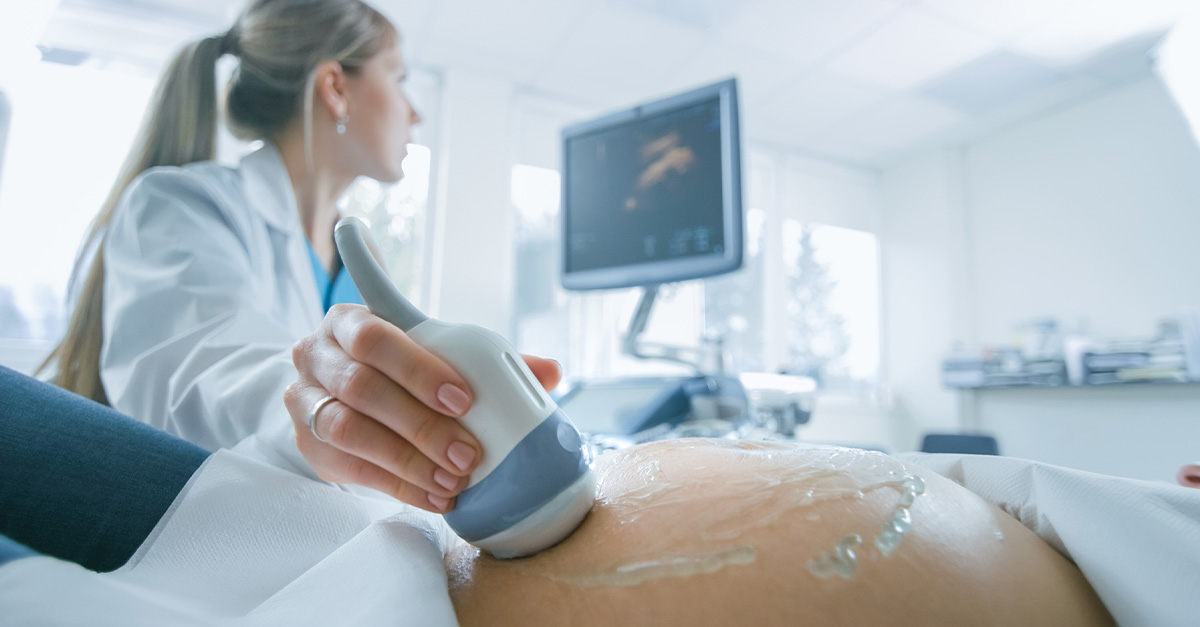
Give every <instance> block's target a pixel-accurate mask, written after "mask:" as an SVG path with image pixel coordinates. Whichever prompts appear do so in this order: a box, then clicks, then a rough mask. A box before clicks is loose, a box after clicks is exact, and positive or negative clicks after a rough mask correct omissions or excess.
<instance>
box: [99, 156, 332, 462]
mask: <svg viewBox="0 0 1200 627" xmlns="http://www.w3.org/2000/svg"><path fill="white" fill-rule="evenodd" d="M102 254H103V255H104V263H105V279H104V346H103V350H102V352H101V356H100V368H101V379H102V381H103V382H104V388H105V391H106V392H107V394H108V399H109V402H110V403H111V404H112V406H113V407H114V408H115V409H117V410H118V411H120V412H122V413H124V414H127V415H129V416H132V417H134V418H136V419H138V420H140V421H142V422H145V423H148V424H150V425H152V426H154V427H158V428H159V429H162V430H164V431H167V432H168V433H171V434H174V435H177V436H179V437H181V438H183V439H185V440H188V441H190V442H193V443H195V444H197V445H198V446H201V447H203V448H206V449H209V450H216V449H218V448H221V447H231V446H233V445H235V444H236V443H238V442H239V441H241V440H242V439H243V438H245V437H246V436H248V435H251V434H255V433H266V432H271V433H274V434H275V437H274V438H268V439H271V440H272V441H275V442H283V443H284V445H285V446H287V445H290V447H291V450H290V451H288V452H286V453H285V454H286V455H287V457H288V458H290V459H291V460H292V461H293V462H297V461H299V460H300V459H301V458H300V456H299V455H298V451H295V444H294V441H293V440H294V438H293V437H289V436H290V434H291V432H292V427H291V421H290V419H289V417H288V414H287V410H286V408H285V407H284V404H283V391H284V389H285V388H286V387H287V386H288V384H289V383H291V382H292V381H294V380H295V379H296V370H295V367H294V366H293V365H292V361H291V347H292V345H293V344H294V343H295V342H296V340H298V339H300V338H301V337H304V336H306V335H308V334H310V333H312V332H313V331H314V330H315V329H316V328H317V327H318V326H319V325H320V323H321V319H322V317H323V315H324V312H323V309H322V306H321V301H320V297H319V295H318V294H317V287H316V281H315V278H314V276H313V269H312V264H311V262H310V259H309V253H308V249H307V244H306V242H305V235H304V232H303V230H302V227H301V225H300V220H299V215H298V212H297V210H296V200H295V197H294V195H293V193H292V188H291V183H290V179H289V178H288V174H287V170H286V168H285V167H284V165H283V161H282V159H281V158H280V156H279V152H278V150H277V149H276V148H275V147H273V146H272V145H270V144H266V145H265V146H264V147H263V148H261V149H259V150H257V151H256V152H254V153H252V154H250V155H248V156H247V157H245V158H244V159H242V161H241V164H240V165H239V167H237V168H231V167H227V166H224V165H221V164H218V163H214V162H201V163H193V164H189V165H186V166H184V167H181V168H176V167H164V168H154V169H151V170H148V171H147V172H145V173H143V174H142V175H141V176H139V177H138V178H137V179H136V180H135V181H134V182H133V184H132V185H130V187H129V189H128V190H127V191H126V193H125V195H124V197H123V198H122V200H121V202H120V205H119V206H118V208H117V211H116V214H115V215H114V217H113V221H112V224H111V226H110V228H109V231H108V236H107V240H106V242H105V245H104V249H103V251H102ZM299 463H301V464H302V463H303V462H302V461H300V462H299ZM302 469H306V465H305V468H302Z"/></svg>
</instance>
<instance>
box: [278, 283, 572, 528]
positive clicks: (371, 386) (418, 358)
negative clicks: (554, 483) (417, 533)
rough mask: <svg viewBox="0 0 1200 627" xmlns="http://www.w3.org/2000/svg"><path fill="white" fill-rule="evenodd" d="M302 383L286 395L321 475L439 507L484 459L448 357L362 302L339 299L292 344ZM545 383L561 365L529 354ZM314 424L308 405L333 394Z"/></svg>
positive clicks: (305, 450) (462, 386)
mask: <svg viewBox="0 0 1200 627" xmlns="http://www.w3.org/2000/svg"><path fill="white" fill-rule="evenodd" d="M292 361H293V362H294V363H295V364H296V370H297V371H298V372H299V378H298V380H297V381H296V382H295V383H293V384H292V385H291V386H289V387H288V389H287V391H286V392H285V393H284V402H285V403H286V404H287V408H288V413H290V414H291V416H292V423H293V425H294V426H295V429H296V444H297V445H298V446H299V448H300V453H301V454H302V455H304V458H305V459H307V460H308V463H309V464H311V465H312V467H313V469H314V470H316V471H317V475H318V476H320V477H321V478H322V479H324V480H326V481H333V482H336V483H354V484H359V485H363V486H366V487H369V488H374V489H376V490H379V491H380V492H384V493H386V494H390V495H392V496H394V497H396V498H397V499H399V500H401V501H404V502H405V503H408V504H410V505H414V506H416V507H420V508H422V509H426V510H429V511H433V512H437V513H445V512H448V511H450V510H451V509H453V508H454V497H455V496H457V495H458V493H459V492H461V491H462V490H463V489H464V488H465V487H466V485H467V477H468V476H470V474H471V471H472V470H474V469H475V467H476V466H477V465H478V463H479V459H480V457H481V452H480V451H481V449H480V446H479V442H478V441H477V440H476V439H475V438H474V436H472V435H471V433H470V432H468V431H467V430H466V429H465V428H464V427H463V426H462V425H461V424H460V423H459V422H458V420H457V418H460V417H461V416H462V415H463V414H465V413H467V410H468V409H470V407H471V401H472V395H471V389H470V388H469V386H468V385H467V383H466V381H465V380H463V378H462V377H461V376H459V374H458V373H457V372H455V370H454V369H453V368H451V367H450V366H449V365H448V364H447V363H446V362H444V361H442V360H441V359H439V358H438V357H437V356H435V355H434V354H433V353H430V352H429V351H428V350H426V349H425V348H423V347H421V346H420V345H418V344H417V343H416V342H414V341H413V340H412V339H411V338H409V337H408V336H407V335H405V334H404V332H403V331H401V330H400V329H398V328H396V327H395V326H393V325H391V324H389V323H388V322H386V321H384V320H382V319H380V318H378V317H376V316H374V315H373V314H371V312H370V311H368V310H367V308H366V307H363V306H361V305H335V306H334V307H333V308H332V309H330V310H329V313H328V315H326V316H325V320H324V322H323V323H322V324H321V328H320V329H318V330H317V331H316V332H315V333H313V334H312V335H310V336H308V337H306V338H304V339H302V340H300V341H299V342H297V343H296V345H295V347H293V349H292ZM525 362H526V363H527V364H528V365H529V369H530V370H531V371H532V372H533V374H534V376H536V377H537V378H538V380H539V381H541V383H542V385H543V386H544V387H545V388H546V389H547V390H552V389H554V387H555V386H556V385H558V381H559V378H560V377H561V373H560V371H559V366H558V363H557V362H554V361H551V360H546V359H540V358H537V357H529V356H526V357H525ZM328 396H332V397H333V400H332V401H329V402H326V403H324V404H322V405H321V406H320V407H319V410H318V411H317V413H316V415H315V419H314V420H313V430H315V431H316V433H317V434H318V435H320V436H321V440H324V442H322V441H321V440H319V439H317V438H316V437H314V435H313V432H312V431H310V430H309V426H308V423H309V415H308V414H309V412H310V411H311V410H312V409H313V408H314V407H316V406H317V405H318V403H320V402H321V400H322V399H324V398H325V397H328Z"/></svg>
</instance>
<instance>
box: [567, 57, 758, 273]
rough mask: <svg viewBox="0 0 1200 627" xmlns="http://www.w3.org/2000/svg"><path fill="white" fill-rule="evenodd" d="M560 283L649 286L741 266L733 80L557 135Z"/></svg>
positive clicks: (740, 217)
mask: <svg viewBox="0 0 1200 627" xmlns="http://www.w3.org/2000/svg"><path fill="white" fill-rule="evenodd" d="M562 138H563V172H562V194H563V198H562V207H563V210H562V227H563V239H562V241H563V264H562V284H563V287H565V288H567V289H571V290H592V289H611V288H619V287H632V286H652V285H658V284H662V283H671V282H675V281H683V280H687V279H697V278H703V277H707V276H713V275H717V274H723V273H726V272H732V271H734V270H737V269H738V268H740V267H741V265H742V193H741V188H742V185H741V178H742V176H741V150H740V146H741V143H740V137H739V133H738V107H737V84H736V81H735V80H734V79H729V80H727V81H724V82H721V83H717V84H714V85H709V86H707V87H702V88H700V89H696V90H692V91H689V92H686V93H682V94H678V95H675V96H671V97H669V98H664V99H661V100H657V101H655V102H651V103H647V104H643V105H640V106H636V107H633V108H630V109H627V110H624V111H620V112H617V113H613V114H610V115H606V116H604V117H601V118H598V119H595V120H591V121H588V122H583V123H580V124H575V125H573V126H570V127H568V128H566V129H564V130H563V133H562Z"/></svg>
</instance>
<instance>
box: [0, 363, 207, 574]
mask: <svg viewBox="0 0 1200 627" xmlns="http://www.w3.org/2000/svg"><path fill="white" fill-rule="evenodd" d="M208 455H209V453H208V451H205V450H203V449H200V448H198V447H196V446H194V445H192V444H189V443H187V442H184V441H183V440H180V439H178V438H175V437H172V436H170V435H167V434H166V433H163V432H162V431H159V430H157V429H155V428H153V427H150V426H148V425H145V424H143V423H140V422H137V421H135V420H133V419H131V418H128V417H126V416H124V415H122V414H119V413H117V412H116V411H113V410H112V409H110V408H109V407H106V406H104V405H100V404H98V403H94V402H92V401H90V400H87V399H85V398H83V397H81V396H77V395H75V394H72V393H70V392H67V391H65V390H62V389H60V388H58V387H55V386H53V385H50V384H47V383H43V382H41V381H37V380H35V379H32V378H30V377H27V376H25V375H22V374H19V373H17V372H14V371H12V370H9V369H8V368H4V367H2V366H0V564H3V563H4V562H5V561H8V560H11V559H17V558H19V557H23V556H25V555H29V554H31V553H32V552H31V551H30V549H32V551H33V552H37V553H41V554H44V555H49V556H52V557H57V558H59V559H63V560H68V561H72V562H75V563H77V564H80V565H82V566H84V567H85V568H89V569H91V570H96V571H101V572H104V571H110V570H114V569H116V568H119V567H120V566H121V565H122V564H124V563H125V562H127V561H128V560H129V558H130V557H132V556H133V553H134V551H136V550H137V548H138V547H139V546H141V544H142V542H143V541H144V540H145V539H146V536H148V535H149V534H150V532H151V531H152V530H153V529H154V526H155V525H156V524H157V523H158V521H159V519H160V518H162V516H163V514H164V513H166V511H167V508H168V507H170V506H171V503H172V502H174V500H175V497H176V495H178V494H179V491H180V490H181V489H183V486H184V485H186V484H187V482H188V479H190V478H191V476H192V474H193V473H195V472H196V469H197V468H199V467H200V464H202V463H203V462H204V460H205V459H207V458H208ZM5 536H7V537H5ZM26 547H27V548H26Z"/></svg>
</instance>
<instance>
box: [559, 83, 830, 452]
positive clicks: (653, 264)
mask: <svg viewBox="0 0 1200 627" xmlns="http://www.w3.org/2000/svg"><path fill="white" fill-rule="evenodd" d="M562 142H563V145H562V147H563V150H562V154H563V170H562V207H563V211H562V229H563V232H562V277H561V279H562V285H563V287H565V288H566V289H568V290H601V289H615V288H625V287H640V288H642V296H641V300H640V301H639V303H638V305H637V309H636V311H635V313H634V315H633V317H632V320H631V321H630V325H629V328H628V331H627V332H626V334H625V335H624V337H623V338H622V342H621V347H622V350H623V352H625V353H626V354H628V355H631V356H633V357H636V358H639V359H650V360H666V361H671V362H677V363H683V364H686V365H688V366H691V367H692V369H693V370H694V371H695V374H693V375H690V376H667V377H637V378H615V379H609V380H583V381H567V382H565V384H564V386H563V391H561V392H559V394H558V398H557V399H556V400H557V402H558V403H559V405H560V406H561V407H563V408H564V410H565V411H567V413H568V414H569V415H570V416H571V417H572V420H573V421H574V422H575V423H576V424H577V425H578V426H579V428H580V429H581V430H583V431H586V432H589V433H592V434H607V435H613V436H619V437H626V438H630V439H632V440H634V441H644V440H649V439H659V438H662V437H671V436H679V435H721V434H724V433H728V432H729V431H730V429H734V428H736V426H737V425H739V424H745V423H746V421H747V420H748V419H750V418H752V407H751V403H750V400H751V399H750V397H749V396H748V395H747V392H746V389H745V387H744V386H743V384H742V382H741V381H740V380H739V378H738V376H737V373H732V372H728V371H727V370H726V368H725V366H724V361H725V360H724V358H723V355H722V354H721V352H722V349H721V346H720V343H719V342H718V343H717V345H716V347H715V352H716V354H715V355H714V354H713V353H714V350H713V349H712V347H708V348H706V347H701V346H696V347H688V346H672V345H665V344H661V343H654V342H649V341H646V340H644V339H643V338H642V337H641V336H642V333H643V331H644V330H645V328H646V323H647V321H648V320H649V318H650V315H651V311H652V309H653V306H654V302H655V299H656V298H657V297H658V295H659V289H660V286H662V285H664V284H668V283H674V282H678V281H686V280H692V279H701V278H705V277H711V276H715V275H719V274H725V273H728V272H733V271H735V270H737V269H739V268H740V267H741V266H742V248H743V236H742V228H743V217H742V166H741V140H740V136H739V121H738V98H737V83H736V80H734V79H729V80H726V81H723V82H720V83H716V84H713V85H709V86H706V87H702V88H699V89H695V90H692V91H688V92H686V93H682V94H678V95H675V96H671V97H668V98H664V99H661V100H657V101H654V102H650V103H646V104H642V105H639V106H635V107H632V108H629V109H626V110H623V111H619V112H616V113H612V114H609V115H606V116H603V117H600V118H598V119H594V120H590V121H587V122H583V123H579V124H575V125H573V126H570V127H567V128H565V129H564V130H563V132H562ZM806 418H807V414H804V417H803V418H801V419H799V420H796V419H795V418H793V424H795V423H796V422H797V421H800V422H802V421H803V420H804V419H806Z"/></svg>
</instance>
